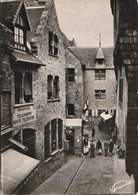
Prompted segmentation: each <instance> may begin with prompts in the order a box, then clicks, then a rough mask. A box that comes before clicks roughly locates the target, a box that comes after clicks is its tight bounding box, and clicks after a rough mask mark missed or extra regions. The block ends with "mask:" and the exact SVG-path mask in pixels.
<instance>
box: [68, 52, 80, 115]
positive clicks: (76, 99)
mask: <svg viewBox="0 0 138 195" xmlns="http://www.w3.org/2000/svg"><path fill="white" fill-rule="evenodd" d="M68 68H74V69H75V81H74V82H70V81H68V76H67V75H68ZM70 103H71V104H74V107H75V116H74V117H75V118H80V117H81V114H82V109H83V70H82V67H81V61H80V60H79V59H78V58H77V57H76V56H75V55H74V54H73V53H72V52H71V51H70V50H69V49H68V48H66V104H70Z"/></svg>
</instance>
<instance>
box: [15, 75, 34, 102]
mask: <svg viewBox="0 0 138 195" xmlns="http://www.w3.org/2000/svg"><path fill="white" fill-rule="evenodd" d="M24 102H26V103H29V102H32V74H31V73H26V74H24V76H23V74H22V73H21V72H15V104H21V103H24Z"/></svg>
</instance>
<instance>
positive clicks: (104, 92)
mask: <svg viewBox="0 0 138 195" xmlns="http://www.w3.org/2000/svg"><path fill="white" fill-rule="evenodd" d="M103 94H104V97H103ZM96 96H97V97H96ZM95 99H106V90H103V89H101V90H95Z"/></svg>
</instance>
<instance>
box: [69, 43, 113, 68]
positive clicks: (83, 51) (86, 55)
mask: <svg viewBox="0 0 138 195" xmlns="http://www.w3.org/2000/svg"><path fill="white" fill-rule="evenodd" d="M70 50H72V52H74V53H75V55H77V56H78V57H79V58H80V59H81V60H82V61H83V62H84V63H85V65H86V68H96V66H95V58H96V55H97V51H98V47H97V48H96V47H93V48H92V47H70ZM102 50H103V54H104V57H105V67H106V68H114V66H113V48H112V47H105V48H104V47H103V48H102Z"/></svg>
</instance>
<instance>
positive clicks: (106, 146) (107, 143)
mask: <svg viewBox="0 0 138 195" xmlns="http://www.w3.org/2000/svg"><path fill="white" fill-rule="evenodd" d="M108 149H109V141H108V139H106V140H105V142H104V153H105V156H108Z"/></svg>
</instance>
